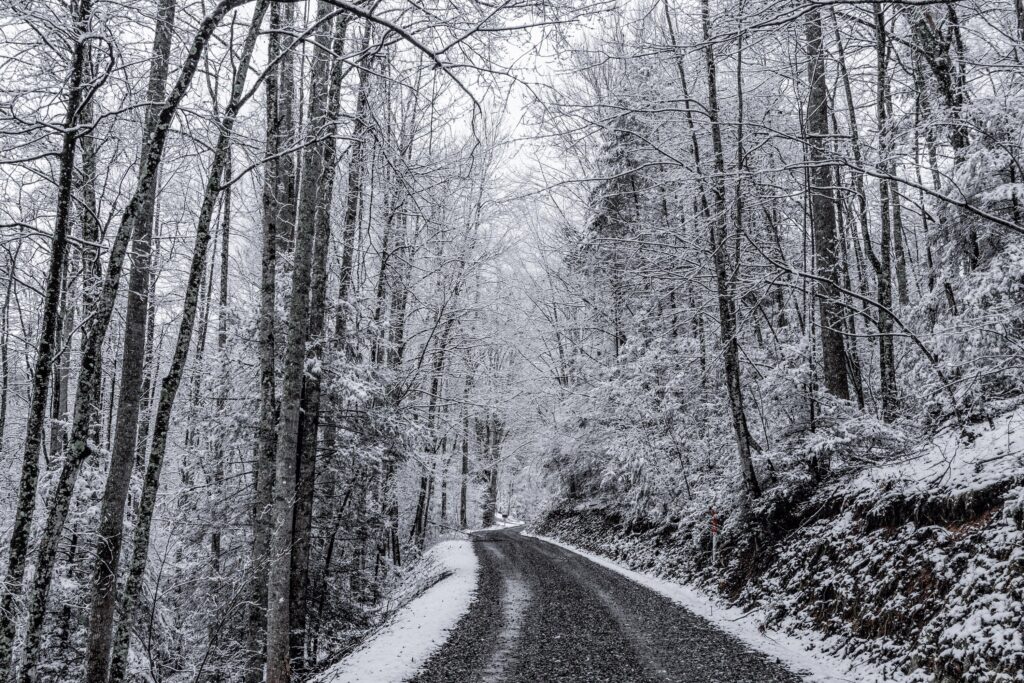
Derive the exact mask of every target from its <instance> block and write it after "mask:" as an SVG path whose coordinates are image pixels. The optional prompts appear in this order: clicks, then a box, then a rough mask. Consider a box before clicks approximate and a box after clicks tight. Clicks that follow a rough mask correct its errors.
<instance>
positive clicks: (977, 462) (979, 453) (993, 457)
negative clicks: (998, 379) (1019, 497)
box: [851, 407, 1024, 496]
mask: <svg viewBox="0 0 1024 683" xmlns="http://www.w3.org/2000/svg"><path fill="white" fill-rule="evenodd" d="M1022 471H1024V407H1018V408H1017V409H1016V410H1012V411H1010V412H1007V413H1004V414H1002V415H999V416H998V417H994V418H992V421H991V424H989V423H988V422H980V423H978V424H974V425H971V426H969V427H967V428H965V429H962V430H961V429H959V428H955V427H951V428H947V429H945V430H943V431H941V432H939V434H938V435H937V436H936V437H935V439H933V441H932V442H931V443H930V444H924V445H923V446H922V447H921V448H920V449H919V450H917V451H916V452H915V453H914V455H913V456H912V457H910V458H907V459H905V460H902V461H899V462H894V463H892V464H890V465H886V466H884V467H875V468H871V469H868V470H865V471H864V472H863V473H862V474H861V475H860V476H858V477H857V479H856V480H855V481H854V482H853V485H852V486H851V490H852V491H856V490H866V491H872V492H873V491H878V490H880V489H881V488H882V485H886V484H888V485H892V484H893V483H897V484H898V486H897V488H896V491H895V492H898V493H904V494H912V495H934V494H942V495H950V496H956V495H963V494H965V493H969V492H971V491H978V490H982V489H985V488H987V487H989V486H991V485H993V484H998V483H1000V482H1004V481H1006V480H1008V479H1012V478H1014V477H1015V476H1019V475H1020V473H1021V472H1022Z"/></svg>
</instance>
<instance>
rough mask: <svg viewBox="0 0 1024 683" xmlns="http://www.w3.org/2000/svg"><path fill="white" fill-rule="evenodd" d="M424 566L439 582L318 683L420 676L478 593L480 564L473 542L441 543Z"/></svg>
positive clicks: (394, 682) (395, 682)
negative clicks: (435, 570)
mask: <svg viewBox="0 0 1024 683" xmlns="http://www.w3.org/2000/svg"><path fill="white" fill-rule="evenodd" d="M422 561H424V562H428V563H435V564H436V565H437V566H438V567H439V568H440V570H441V571H440V575H441V576H442V578H441V580H440V581H438V582H437V583H435V584H434V585H433V586H431V587H430V588H428V589H427V590H425V591H424V592H423V593H422V594H421V595H419V596H418V597H416V598H414V599H413V600H412V601H411V602H409V604H407V605H406V606H405V607H402V608H401V609H399V610H398V612H396V613H395V614H394V615H393V616H392V617H391V619H389V620H388V621H387V622H386V623H385V624H384V626H383V627H382V628H381V630H379V631H378V632H377V633H375V634H374V635H372V636H370V637H369V638H368V639H367V640H366V642H364V643H363V644H362V645H360V647H359V648H358V649H357V650H355V651H354V652H352V653H351V654H349V655H348V656H346V657H345V658H344V659H342V660H341V661H339V662H338V663H337V664H335V665H334V666H332V667H331V668H329V669H328V670H327V671H325V672H324V673H322V674H320V675H319V676H317V677H316V678H315V679H313V680H314V683H401V681H405V680H408V679H410V678H412V677H413V676H415V675H416V672H417V671H419V669H420V667H422V666H423V665H424V664H425V663H426V662H427V659H428V658H429V657H430V655H432V654H433V653H434V651H435V650H437V649H438V648H440V647H441V646H442V645H443V644H444V643H445V641H447V640H448V634H449V632H450V631H451V630H452V629H453V628H455V625H456V624H457V623H458V622H459V619H461V618H462V616H463V615H464V614H465V613H466V612H467V611H468V610H469V605H470V603H471V602H472V601H473V596H474V595H475V593H476V586H477V572H478V569H479V567H478V564H477V559H476V553H475V552H473V544H472V543H471V542H470V541H465V540H456V541H442V542H441V543H438V544H437V545H435V546H433V547H431V548H430V549H429V550H428V551H427V553H426V555H425V556H424V558H423V560H422Z"/></svg>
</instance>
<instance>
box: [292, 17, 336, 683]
mask: <svg viewBox="0 0 1024 683" xmlns="http://www.w3.org/2000/svg"><path fill="white" fill-rule="evenodd" d="M330 12H331V7H330V5H328V4H326V3H322V4H321V5H320V6H319V7H318V13H319V16H318V20H322V19H323V18H324V17H326V16H327V15H328V14H329V13H330ZM348 23H349V17H348V16H347V15H346V16H345V17H341V18H339V19H336V20H335V21H334V22H333V31H332V23H331V22H324V23H323V24H322V25H321V29H320V31H319V33H318V37H317V46H316V48H315V49H314V55H313V64H312V74H311V78H312V82H311V87H310V97H309V108H308V118H307V120H308V124H307V125H308V128H309V132H308V134H307V141H306V148H305V158H304V160H303V164H302V168H303V175H302V180H301V184H300V189H299V214H298V220H299V222H300V223H302V222H306V223H311V224H312V226H313V227H312V230H313V234H314V245H313V254H314V255H313V265H312V270H311V275H310V279H311V286H310V293H309V299H310V300H309V342H310V348H309V349H308V351H307V359H308V360H307V366H308V368H309V370H308V372H307V373H306V376H305V380H304V387H303V392H302V409H301V411H300V414H301V418H300V419H301V422H302V427H301V430H300V433H301V435H302V438H301V439H300V440H299V447H298V451H299V452H298V471H297V473H296V501H295V520H294V525H293V527H294V529H293V534H294V545H293V547H292V568H291V572H292V576H291V598H290V599H291V607H290V615H289V619H290V621H291V629H290V630H291V645H290V647H291V659H292V671H293V673H295V674H301V673H302V672H304V671H305V670H306V658H305V645H306V631H307V629H306V616H307V614H306V612H307V610H306V604H307V596H306V593H307V589H308V586H309V552H310V533H311V529H312V522H313V500H314V493H315V484H316V466H317V450H318V444H319V440H318V432H319V428H320V378H321V374H322V373H321V363H322V359H323V342H324V340H323V336H324V327H325V326H324V323H325V319H326V310H325V309H326V299H327V257H328V253H329V251H330V237H331V219H330V209H331V198H332V195H333V189H334V171H335V162H336V150H337V143H336V142H335V136H336V134H337V119H338V114H339V107H340V94H341V92H340V91H341V75H342V73H343V71H342V69H343V66H342V62H341V60H338V59H333V58H332V57H331V55H332V54H334V55H341V54H343V53H344V43H345V33H346V31H347V29H348Z"/></svg>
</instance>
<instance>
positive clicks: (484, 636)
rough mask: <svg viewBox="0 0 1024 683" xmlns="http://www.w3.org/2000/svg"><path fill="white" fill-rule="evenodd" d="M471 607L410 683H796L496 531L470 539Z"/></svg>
mask: <svg viewBox="0 0 1024 683" xmlns="http://www.w3.org/2000/svg"><path fill="white" fill-rule="evenodd" d="M472 538H473V541H474V548H475V549H476V553H477V556H478V557H479V559H480V581H479V586H478V591H477V598H476V600H475V601H474V603H473V605H472V607H470V610H469V613H468V614H466V616H465V617H463V619H462V620H461V621H460V622H459V625H458V626H457V627H456V628H455V630H454V631H453V632H452V634H451V637H450V638H449V640H448V642H447V643H446V644H445V645H444V646H443V647H442V648H441V649H440V650H438V652H437V653H435V654H434V656H433V657H431V659H430V660H429V661H428V662H427V665H426V666H425V667H424V669H422V670H421V671H420V674H419V675H418V676H417V677H416V678H415V679H414V680H415V681H417V683H440V682H444V683H462V682H464V681H465V682H469V681H503V682H507V683H546V682H549V681H550V682H554V681H567V682H574V683H575V682H578V683H584V682H585V683H599V682H607V683H631V682H633V681H636V682H638V683H639V682H647V681H679V682H682V681H686V682H692V683H741V682H743V683H761V682H765V681H773V682H774V681H779V682H784V683H789V682H796V681H800V680H801V679H800V677H799V676H796V675H795V674H793V673H791V672H789V671H788V670H787V669H786V668H785V667H784V666H783V665H782V664H781V663H779V662H778V661H777V660H774V659H772V658H771V657H768V656H767V655H764V654H761V653H758V652H754V651H751V649H750V648H749V647H747V646H746V645H744V644H743V643H742V642H740V641H738V640H736V639H735V638H733V637H732V636H730V635H728V634H726V633H724V632H722V631H720V630H718V629H717V628H715V627H714V626H713V625H712V624H710V623H709V622H707V621H705V620H704V619H701V618H700V617H698V616H696V615H694V614H693V613H691V612H689V611H687V610H686V609H684V608H682V607H680V606H679V605H677V604H675V603H673V602H672V601H671V600H669V599H668V598H665V597H663V596H661V595H659V594H657V593H655V592H653V591H651V590H649V589H647V588H645V587H643V586H640V585H638V584H636V583H634V582H632V581H630V580H629V579H627V578H625V577H623V576H620V575H619V574H616V573H615V572H613V571H611V570H609V569H606V568H604V567H601V566H599V565H597V564H594V563H593V562H591V561H590V560H587V559H586V558H584V557H582V556H580V555H577V554H575V553H573V552H570V551H568V550H564V549H562V548H560V547H558V546H555V545H552V544H550V543H545V542H544V541H540V540H537V539H534V538H527V537H524V536H521V535H520V534H519V529H517V528H514V529H506V530H501V531H492V532H484V533H478V534H475V535H474V536H473V537H472Z"/></svg>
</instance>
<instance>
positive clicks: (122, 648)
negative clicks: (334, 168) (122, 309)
mask: <svg viewBox="0 0 1024 683" xmlns="http://www.w3.org/2000/svg"><path fill="white" fill-rule="evenodd" d="M268 4H269V0H260V2H258V3H257V5H256V7H255V9H254V11H253V17H252V23H251V24H250V27H249V32H248V33H247V35H246V37H245V43H244V44H243V46H242V53H241V55H240V57H239V60H238V68H237V69H236V71H235V76H234V79H233V82H232V85H231V99H230V102H229V104H228V106H227V109H226V110H225V113H224V117H223V120H222V121H221V126H220V129H221V132H220V136H219V138H218V140H217V146H216V148H215V150H216V151H215V152H214V158H213V163H212V165H211V167H210V172H209V176H208V178H207V181H206V189H205V192H204V194H203V203H202V207H201V208H200V212H199V220H198V224H197V226H196V244H195V248H194V251H193V253H192V263H191V266H190V268H189V275H188V284H187V286H186V289H185V303H184V306H183V308H182V313H181V323H180V326H179V328H178V338H177V341H176V342H175V346H174V354H173V356H172V359H171V365H170V367H169V368H168V370H167V375H166V376H165V377H164V379H163V382H162V383H161V386H160V398H159V400H158V402H157V408H156V416H155V418H154V423H153V440H152V444H151V446H150V451H149V463H148V465H147V467H146V475H145V478H144V480H143V486H142V496H141V498H140V500H139V512H138V521H137V522H136V526H135V533H134V535H133V539H132V557H131V563H130V565H129V567H128V576H127V578H126V580H125V589H124V600H123V601H122V605H121V607H122V609H121V614H122V618H121V621H120V622H119V623H118V625H117V635H116V638H115V641H114V651H113V656H112V659H111V665H110V679H109V680H110V683H121V682H122V681H123V680H124V677H125V674H126V672H127V664H128V646H129V641H130V634H131V627H132V621H133V616H134V611H135V605H136V604H137V603H138V600H139V597H140V595H141V593H142V582H143V578H144V576H145V573H146V560H147V557H148V554H149V540H150V533H151V528H152V523H153V511H154V508H155V507H156V496H157V492H158V490H159V486H160V474H161V471H162V469H163V461H164V455H165V454H166V449H167V433H168V431H169V429H170V423H171V412H172V411H173V409H174V401H175V398H176V397H177V393H178V388H179V387H180V385H181V379H182V376H183V374H184V371H185V363H186V361H187V360H188V353H189V347H190V345H191V343H192V331H193V328H194V326H195V319H196V311H197V309H198V307H199V292H200V289H201V286H202V280H203V273H204V270H205V263H206V252H207V250H208V248H209V244H210V224H211V222H212V219H213V210H214V206H215V205H216V202H217V195H218V193H219V192H220V184H221V178H222V176H223V173H224V167H225V164H226V163H227V157H228V150H229V148H230V144H231V134H232V131H233V130H234V125H235V119H236V117H237V115H238V110H239V108H240V107H241V104H242V94H243V90H244V88H245V81H246V76H247V75H248V71H249V63H250V61H251V59H252V53H253V49H254V48H255V46H256V38H257V36H258V35H259V32H260V26H261V25H262V23H263V16H264V14H265V13H266V11H267V6H268Z"/></svg>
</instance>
